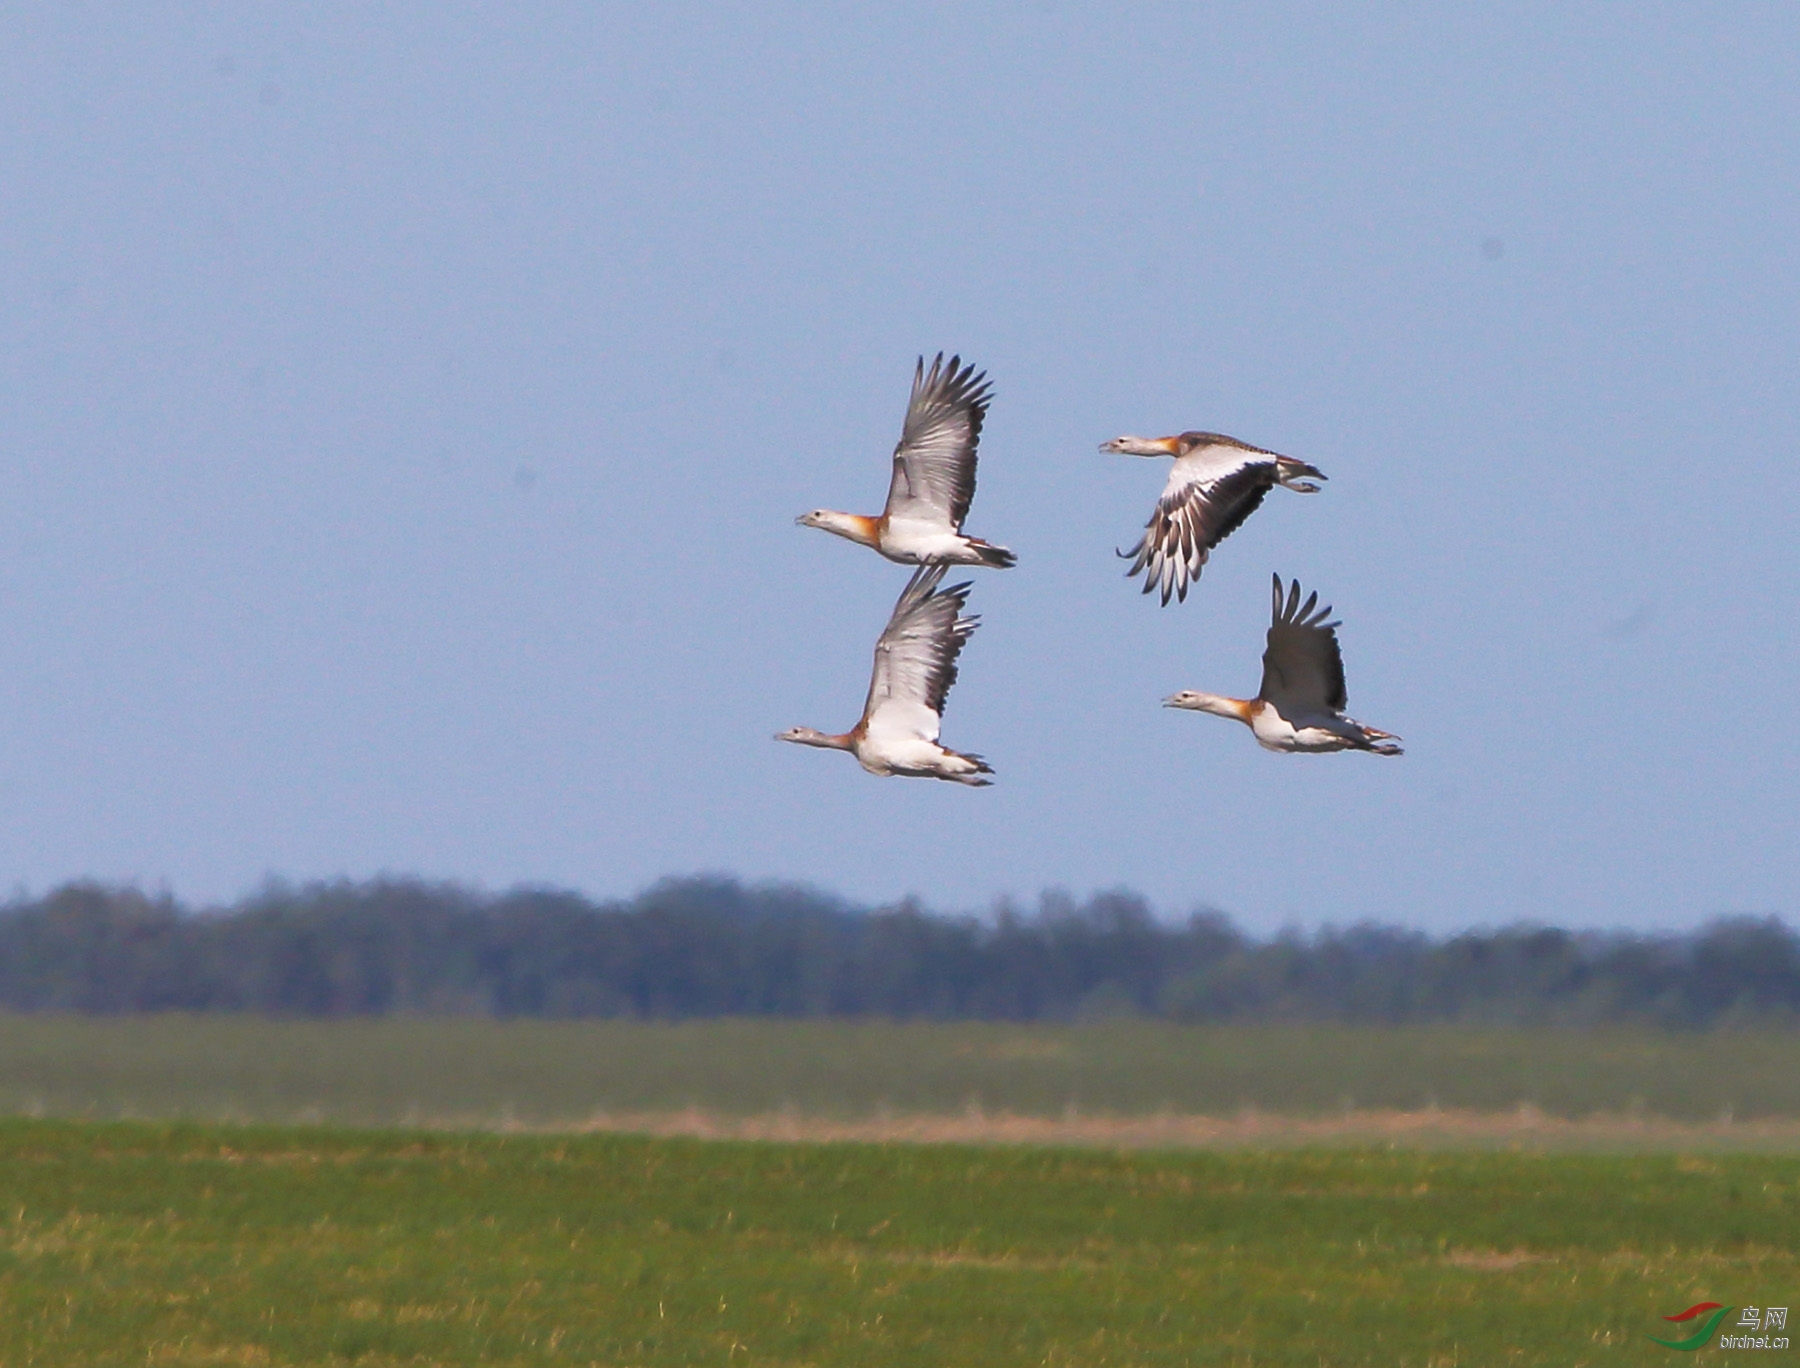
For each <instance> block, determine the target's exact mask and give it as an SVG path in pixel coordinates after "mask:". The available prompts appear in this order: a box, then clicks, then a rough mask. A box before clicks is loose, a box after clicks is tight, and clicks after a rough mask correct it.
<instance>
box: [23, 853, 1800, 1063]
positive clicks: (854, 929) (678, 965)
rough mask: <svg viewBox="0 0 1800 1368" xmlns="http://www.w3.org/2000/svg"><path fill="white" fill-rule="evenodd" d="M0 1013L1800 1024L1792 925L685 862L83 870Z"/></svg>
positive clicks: (36, 914) (1798, 959)
mask: <svg viewBox="0 0 1800 1368" xmlns="http://www.w3.org/2000/svg"><path fill="white" fill-rule="evenodd" d="M0 1010H13V1011H32V1012H38V1011H62V1012H85V1013H124V1012H155V1011H196V1012H212V1011H234V1012H261V1013H270V1014H277V1015H290V1016H315V1017H329V1016H360V1015H381V1014H386V1013H409V1014H485V1015H493V1016H500V1017H636V1018H645V1019H678V1018H684V1017H716V1016H781V1017H827V1016H881V1017H891V1018H902V1019H907V1018H913V1019H931V1020H970V1019H976V1020H996V1021H1072V1020H1083V1019H1093V1018H1096V1017H1103V1016H1119V1015H1139V1016H1148V1017H1161V1018H1166V1019H1170V1020H1176V1021H1208V1022H1271V1021H1291V1022H1302V1021H1312V1022H1316V1021H1342V1022H1367V1023H1375V1022H1392V1023H1400V1022H1469V1023H1514V1024H1540V1023H1541V1024H1552V1023H1566V1024H1577V1023H1602V1022H1643V1023H1654V1024H1659V1025H1665V1026H1680V1027H1712V1026H1720V1025H1730V1024H1735V1023H1744V1024H1749V1023H1769V1022H1783V1023H1794V1022H1797V1021H1800V936H1797V935H1796V933H1795V932H1794V931H1793V930H1791V929H1790V928H1788V927H1787V926H1786V925H1784V924H1783V923H1782V922H1780V921H1779V920H1777V919H1775V918H1765V919H1756V918H1748V917H1744V918H1727V919H1723V920H1719V921H1714V922H1711V923H1709V924H1707V925H1706V926H1704V927H1702V928H1701V929H1700V930H1698V931H1695V932H1691V933H1687V934H1681V935H1634V934H1626V933H1621V932H1605V933H1600V932H1582V933H1574V932H1569V931H1560V930H1556V929H1554V928H1549V927H1541V926H1530V925H1519V926H1509V927H1503V928H1501V929H1499V930H1492V931H1479V932H1467V933H1463V934H1460V935H1453V936H1448V937H1441V938H1439V937H1432V936H1428V935H1425V934H1422V933H1420V932H1416V931H1407V930H1401V929H1397V928H1394V927H1387V926H1377V925H1355V926H1350V927H1344V928H1327V929H1325V930H1322V931H1319V932H1316V933H1312V934H1299V933H1283V934H1281V935H1278V936H1275V937H1273V938H1269V939H1258V938H1256V937H1252V936H1249V935H1246V934H1245V933H1244V932H1242V931H1241V930H1239V929H1237V928H1236V927H1235V926H1233V925H1232V923H1231V922H1230V921H1228V920H1227V919H1226V918H1224V917H1222V916H1220V915H1218V914H1216V913H1197V914H1195V915H1193V916H1190V917H1189V918H1187V919H1186V920H1185V921H1181V922H1169V921H1162V920H1159V919H1157V918H1156V917H1155V916H1153V915H1152V913H1151V911H1150V908H1149V907H1148V905H1147V904H1146V903H1145V902H1144V900H1143V899H1141V898H1139V897H1136V896H1135V895H1132V894H1129V893H1104V894H1099V895H1096V896H1094V897H1092V898H1089V899H1088V900H1087V901H1085V902H1079V903H1078V902H1076V901H1074V900H1072V899H1070V898H1067V897H1065V896H1060V895H1055V894H1050V895H1046V896H1045V897H1044V898H1043V899H1042V900H1041V901H1040V903H1039V905H1038V907H1037V908H1036V909H1035V910H1033V911H1030V912H1022V911H1020V910H1018V909H1015V908H1011V907H1007V906H1002V907H1001V908H999V909H998V910H997V911H996V912H995V913H994V914H993V915H991V916H988V917H980V918H977V917H970V916H943V915H938V914H934V913H931V912H928V911H926V910H924V909H922V908H920V907H918V906H916V905H914V904H911V903H907V904H902V905H900V906H898V907H892V908H886V909H881V910H866V909H860V908H856V907H852V906H850V905H848V904H846V903H844V902H842V901H840V900H838V899H836V898H832V897H829V896H827V895H825V894H822V893H819V892H816V891H813V890H810V889H806V888H799V887H791V886H755V887H747V886H745V885H742V884H739V883H737V882H735V881H733V880H729V879H681V880H670V881H667V882H664V883H661V884H658V885H656V886H655V887H653V888H650V889H648V890H647V891H645V892H643V893H641V894H639V895H638V896H637V897H635V898H633V899H631V900H629V901H623V902H618V901H615V902H594V901H591V900H589V899H587V898H584V897H582V896H580V895H579V894H576V893H570V892H563V891H556V890H548V889H534V888H520V889H515V890H513V891H511V892H506V893H500V894H487V893H481V892H476V891H473V890H470V889H468V888H463V887H460V886H457V885H453V884H431V883H424V882H418V881H412V880H403V879H377V880H373V881H370V882H367V883H349V882H337V883H320V884H308V885H305V886H300V887H294V886H288V885H284V884H271V885H269V886H267V887H265V888H264V889H262V890H261V891H260V892H258V893H256V894H254V895H253V896H251V897H248V898H246V899H244V900H242V901H241V902H239V903H237V904H235V905H232V906H229V907H223V908H213V909H202V910H191V909H187V908H184V907H182V906H181V905H179V904H178V903H176V902H175V901H174V900H173V899H171V898H169V897H167V896H162V897H157V896H151V895H148V894H145V893H143V892H141V891H138V890H136V889H130V888H107V887H102V886H98V885H93V884H71V885H68V886H66V887H63V888H59V889H56V890H55V891H53V892H51V893H48V894H46V895H45V896H43V897H41V898H26V897H19V898H15V899H14V900H13V901H12V902H11V903H9V904H7V905H5V906H4V907H0Z"/></svg>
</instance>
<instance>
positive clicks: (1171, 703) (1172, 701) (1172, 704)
mask: <svg viewBox="0 0 1800 1368" xmlns="http://www.w3.org/2000/svg"><path fill="white" fill-rule="evenodd" d="M1180 706H1181V695H1180V694H1170V695H1169V696H1168V697H1167V698H1165V699H1163V707H1165V708H1179V707H1180Z"/></svg>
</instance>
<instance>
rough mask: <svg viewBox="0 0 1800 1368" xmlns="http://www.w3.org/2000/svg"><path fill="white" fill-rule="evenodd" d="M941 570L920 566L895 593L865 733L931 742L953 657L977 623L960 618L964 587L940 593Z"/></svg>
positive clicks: (951, 679)
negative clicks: (897, 595) (902, 587)
mask: <svg viewBox="0 0 1800 1368" xmlns="http://www.w3.org/2000/svg"><path fill="white" fill-rule="evenodd" d="M947 569H948V567H947V566H943V565H927V566H921V567H920V568H919V569H918V570H916V571H914V573H913V577H912V578H911V579H910V580H908V581H907V583H906V588H905V589H903V590H901V591H900V598H899V600H898V601H897V602H896V603H895V604H894V612H893V615H892V616H891V617H889V618H888V625H887V627H886V629H885V630H884V631H883V632H882V634H881V639H880V640H879V641H877V642H876V643H875V669H874V672H873V673H872V674H871V676H870V678H869V698H868V702H867V703H865V704H864V705H863V720H862V725H863V728H864V729H865V732H866V733H870V732H881V733H884V734H887V735H893V736H912V737H917V738H919V739H920V740H924V741H936V740H937V738H938V721H939V719H940V718H941V717H942V715H943V711H944V698H945V697H946V695H948V694H949V692H950V686H951V685H952V684H954V683H956V657H957V654H958V652H960V651H961V650H962V648H963V643H964V642H965V641H967V640H968V639H969V636H970V634H971V633H973V632H974V630H975V628H976V625H977V624H978V623H979V621H980V619H979V618H974V617H963V616H961V614H962V610H963V607H964V605H965V604H966V603H967V602H968V598H969V586H968V584H967V583H964V584H953V585H951V586H950V588H948V589H939V588H938V586H939V585H940V584H942V583H943V579H944V573H945V571H946V570H947Z"/></svg>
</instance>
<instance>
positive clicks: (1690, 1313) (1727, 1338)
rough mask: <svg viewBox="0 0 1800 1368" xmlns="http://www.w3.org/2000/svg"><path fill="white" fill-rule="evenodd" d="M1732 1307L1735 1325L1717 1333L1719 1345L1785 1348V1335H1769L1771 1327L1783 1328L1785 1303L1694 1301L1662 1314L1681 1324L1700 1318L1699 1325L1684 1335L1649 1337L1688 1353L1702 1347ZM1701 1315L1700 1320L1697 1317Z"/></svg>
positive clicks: (1745, 1347)
mask: <svg viewBox="0 0 1800 1368" xmlns="http://www.w3.org/2000/svg"><path fill="white" fill-rule="evenodd" d="M1733 1311H1737V1312H1738V1318H1737V1323H1736V1325H1735V1326H1734V1327H1733V1328H1732V1329H1731V1330H1727V1331H1726V1332H1725V1333H1724V1334H1723V1335H1720V1336H1719V1348H1721V1349H1786V1348H1787V1347H1788V1339H1787V1336H1786V1335H1771V1334H1770V1333H1769V1332H1770V1331H1771V1330H1785V1329H1787V1314H1788V1309H1787V1307H1785V1306H1770V1307H1767V1308H1764V1307H1756V1306H1745V1307H1742V1308H1739V1307H1734V1306H1725V1305H1723V1304H1722V1303H1720V1302H1710V1301H1709V1302H1695V1303H1694V1304H1693V1305H1692V1306H1690V1307H1688V1309H1687V1310H1685V1311H1679V1312H1677V1313H1676V1314H1675V1315H1673V1316H1664V1317H1663V1319H1664V1320H1666V1321H1674V1322H1675V1323H1676V1324H1680V1325H1685V1324H1689V1323H1691V1322H1694V1321H1699V1322H1700V1328H1699V1329H1698V1330H1696V1331H1694V1333H1693V1334H1691V1335H1689V1336H1688V1337H1687V1338H1685V1339H1661V1338H1659V1337H1658V1336H1656V1335H1651V1336H1650V1339H1651V1340H1653V1341H1655V1342H1656V1343H1657V1344H1660V1345H1663V1346H1664V1347H1665V1348H1669V1349H1679V1350H1681V1351H1682V1352H1683V1353H1692V1352H1693V1351H1694V1350H1696V1349H1703V1348H1705V1347H1706V1344H1707V1342H1708V1341H1709V1340H1711V1339H1712V1337H1713V1334H1714V1333H1715V1332H1716V1331H1717V1330H1718V1328H1719V1325H1720V1323H1721V1322H1722V1321H1723V1320H1724V1319H1725V1318H1726V1317H1727V1316H1729V1315H1730V1314H1731V1313H1732V1312H1733ZM1702 1317H1704V1318H1705V1319H1704V1320H1702V1319H1701V1318H1702Z"/></svg>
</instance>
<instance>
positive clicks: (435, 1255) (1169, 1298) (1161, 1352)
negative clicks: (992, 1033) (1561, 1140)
mask: <svg viewBox="0 0 1800 1368" xmlns="http://www.w3.org/2000/svg"><path fill="white" fill-rule="evenodd" d="M0 1212H3V1213H4V1215H3V1217H0V1306H3V1307H4V1311H5V1314H4V1315H0V1362H4V1363H6V1364H19V1365H24V1364H35V1365H61V1364H70V1365H76V1364H79V1365H87V1366H89V1368H95V1366H99V1365H113V1364H118V1365H126V1364H131V1365H142V1364H150V1365H182V1364H194V1365H200V1364H207V1365H217V1364H250V1365H270V1366H271V1368H279V1366H280V1365H299V1364H321V1365H322V1364H361V1365H370V1366H376V1365H400V1364H473V1363H482V1364H607V1365H626V1364H641V1365H654V1364H670V1365H677V1364H680V1365H686V1364H705V1363H717V1364H721V1365H731V1364H766V1365H778V1364H779V1365H802V1364H809V1365H811V1364H817V1365H825V1364H851V1363H854V1364H859V1365H882V1364H893V1365H909V1366H910V1365H932V1364H945V1365H950V1364H983V1365H1007V1364H1019V1365H1025V1364H1046V1363H1048V1364H1067V1365H1077V1364H1093V1365H1101V1364H1132V1365H1153V1364H1194V1365H1199V1364H1221V1365H1224V1364H1232V1365H1251V1364H1292V1365H1305V1368H1318V1365H1321V1364H1324V1365H1352V1364H1371V1365H1374V1364H1379V1365H1418V1366H1419V1368H1428V1366H1430V1365H1445V1366H1447V1365H1462V1364H1470V1365H1475V1364H1503V1363H1531V1364H1539V1363H1542V1364H1550V1363H1555V1364H1571V1365H1580V1364H1608V1363H1617V1364H1640V1363H1655V1362H1666V1361H1668V1358H1667V1354H1668V1351H1666V1350H1663V1349H1660V1348H1658V1347H1657V1346H1656V1345H1653V1344H1651V1343H1650V1342H1649V1341H1648V1339H1647V1338H1646V1334H1647V1333H1648V1332H1652V1331H1654V1332H1657V1333H1662V1332H1664V1331H1666V1330H1668V1327H1667V1326H1666V1325H1665V1324H1664V1323H1663V1322H1662V1321H1660V1320H1658V1319H1657V1317H1658V1316H1659V1315H1662V1314H1666V1313H1669V1312H1671V1311H1675V1310H1679V1309H1681V1308H1683V1307H1686V1306H1688V1305H1690V1304H1691V1303H1694V1302H1697V1301H1702V1300H1713V1301H1721V1302H1725V1303H1727V1304H1729V1305H1733V1306H1742V1305H1746V1304H1755V1305H1759V1306H1761V1305H1768V1304H1771V1303H1773V1304H1776V1305H1787V1304H1791V1303H1794V1302H1800V1296H1796V1293H1797V1292H1800V1160H1797V1159H1795V1158H1792V1157H1780V1156H1769V1155H1744V1154H1737V1155H1719V1156H1710V1157H1694V1156H1686V1157H1684V1156H1679V1155H1658V1154H1638V1155H1632V1156H1596V1155H1571V1154H1541V1153H1504V1152H1502V1153H1495V1152H1485V1153H1483V1152H1468V1151H1465V1152H1421V1151H1417V1150H1386V1151H1366V1150H1364V1151H1345V1150H1330V1151H1292V1150H1287V1151H1253V1150H1235V1151H1213V1152H1194V1151H1187V1152H1176V1151H1155V1152H1134V1153H1120V1152H1106V1151H1097V1150H1067V1149H1047V1148H1035V1147H984V1148H967V1147H960V1146H950V1145H939V1146H918V1145H817V1144H808V1145H777V1144H755V1143H742V1142H698V1141H692V1140H666V1139H651V1138H644V1137H638V1136H621V1135H492V1134H467V1133H465V1134H446V1133H432V1132H395V1131H381V1130H344V1129H339V1128H334V1127H328V1126H305V1127H266V1126H242V1125H240V1126H216V1125H215V1126H202V1125H196V1124H174V1125H170V1124H163V1123H147V1122H87V1123H76V1122H65V1121H48V1120H47V1121H25V1120H11V1121H7V1122H4V1123H0ZM1706 1357H1707V1361H1710V1362H1723V1363H1735V1362H1739V1361H1742V1360H1751V1361H1761V1359H1759V1357H1758V1356H1757V1355H1756V1354H1755V1353H1754V1352H1748V1353H1741V1354H1740V1353H1733V1352H1729V1351H1720V1350H1714V1351H1711V1352H1709V1354H1708V1355H1707V1356H1706ZM1764 1357H1769V1358H1770V1361H1777V1360H1779V1359H1780V1357H1781V1356H1779V1355H1777V1356H1766V1355H1765V1356H1764Z"/></svg>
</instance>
